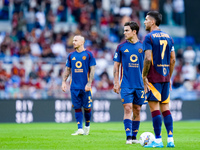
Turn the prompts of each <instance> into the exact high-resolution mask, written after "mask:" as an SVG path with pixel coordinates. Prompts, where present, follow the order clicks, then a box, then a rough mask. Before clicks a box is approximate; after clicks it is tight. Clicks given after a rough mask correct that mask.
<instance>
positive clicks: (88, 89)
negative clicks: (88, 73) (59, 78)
mask: <svg viewBox="0 0 200 150" xmlns="http://www.w3.org/2000/svg"><path fill="white" fill-rule="evenodd" d="M90 90H91V84H89V83H87V84H86V85H85V91H86V92H88V91H90Z"/></svg>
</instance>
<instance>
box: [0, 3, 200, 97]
mask: <svg viewBox="0 0 200 150" xmlns="http://www.w3.org/2000/svg"><path fill="white" fill-rule="evenodd" d="M160 8H161V7H160V6H159V0H43V1H41V0H13V1H11V0H1V1H0V21H10V26H11V31H10V32H5V31H1V33H0V99H11V98H33V99H47V98H67V97H70V94H69V91H68V92H66V93H63V92H62V91H61V88H60V86H61V82H62V77H61V76H62V72H63V69H64V67H65V62H66V58H67V55H68V53H70V52H72V51H74V49H73V45H72V39H73V36H74V35H76V34H81V35H83V36H84V37H85V39H86V42H85V47H86V48H87V49H88V50H91V51H92V53H93V54H94V56H95V58H96V61H97V67H96V73H95V79H94V82H93V94H94V96H95V97H102V96H104V97H105V96H106V97H108V98H113V97H118V96H117V95H116V94H114V93H113V92H112V86H113V75H112V68H113V62H112V58H113V54H114V51H115V49H116V47H117V44H119V43H120V42H121V41H123V40H124V39H123V25H124V23H125V22H126V21H130V20H133V21H136V22H137V23H138V24H139V25H140V27H141V28H140V32H139V38H140V39H141V40H143V38H144V36H145V35H146V34H147V32H146V31H145V30H144V26H143V21H144V17H145V14H146V12H148V11H149V10H159V9H160ZM162 11H163V12H164V13H163V24H165V25H167V26H184V19H183V18H184V0H165V2H164V5H163V7H162ZM174 40H175V48H176V51H177V62H176V67H175V71H174V74H173V78H172V80H173V88H174V90H173V91H174V92H173V93H174V95H175V96H174V97H173V96H172V97H173V98H174V99H175V98H180V93H181V92H182V93H185V92H196V91H200V51H199V47H198V45H197V44H196V43H195V40H194V39H193V38H192V37H184V38H177V37H174ZM180 41H186V42H184V43H183V42H180ZM188 41H190V42H188ZM173 93H172V94H173ZM177 93H179V95H177ZM198 94H199V92H196V96H197V97H198V96H199V95H198ZM192 95H194V94H193V93H192ZM190 99H191V98H190ZM194 99H196V97H195V98H194Z"/></svg>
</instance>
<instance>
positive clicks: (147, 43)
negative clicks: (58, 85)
mask: <svg viewBox="0 0 200 150" xmlns="http://www.w3.org/2000/svg"><path fill="white" fill-rule="evenodd" d="M143 49H144V51H146V50H152V42H151V37H150V35H149V34H148V35H147V36H146V37H145V39H144V42H143Z"/></svg>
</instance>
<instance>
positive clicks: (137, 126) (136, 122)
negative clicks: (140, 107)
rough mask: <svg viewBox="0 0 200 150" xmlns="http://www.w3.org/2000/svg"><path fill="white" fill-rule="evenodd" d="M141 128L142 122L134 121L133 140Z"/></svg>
mask: <svg viewBox="0 0 200 150" xmlns="http://www.w3.org/2000/svg"><path fill="white" fill-rule="evenodd" d="M139 126H140V121H132V139H133V140H134V139H136V136H137V133H138V130H139Z"/></svg>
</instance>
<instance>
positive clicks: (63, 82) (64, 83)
mask: <svg viewBox="0 0 200 150" xmlns="http://www.w3.org/2000/svg"><path fill="white" fill-rule="evenodd" d="M62 90H63V92H66V90H67V84H66V82H65V81H62Z"/></svg>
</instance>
